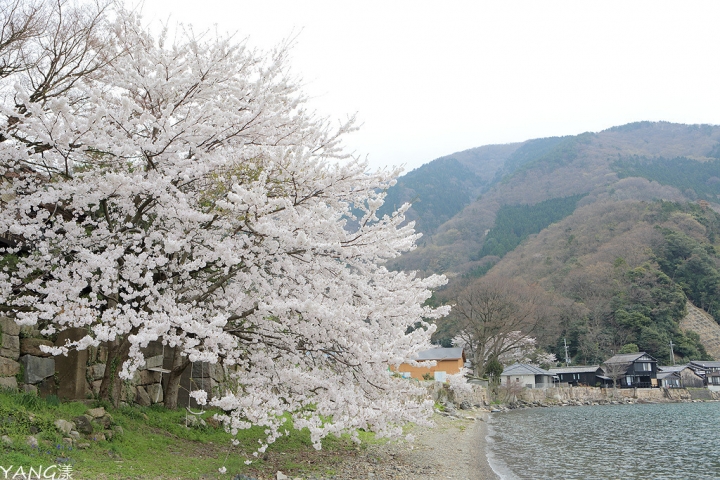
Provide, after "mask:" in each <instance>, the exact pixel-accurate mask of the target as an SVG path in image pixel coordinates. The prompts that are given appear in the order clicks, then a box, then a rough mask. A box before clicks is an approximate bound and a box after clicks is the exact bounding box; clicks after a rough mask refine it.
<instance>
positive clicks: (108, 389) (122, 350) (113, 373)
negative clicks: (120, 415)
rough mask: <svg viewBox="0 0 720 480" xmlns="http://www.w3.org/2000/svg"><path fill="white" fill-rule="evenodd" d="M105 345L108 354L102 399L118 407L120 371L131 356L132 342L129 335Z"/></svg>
mask: <svg viewBox="0 0 720 480" xmlns="http://www.w3.org/2000/svg"><path fill="white" fill-rule="evenodd" d="M105 346H106V348H107V352H108V356H107V362H106V363H105V372H104V373H103V379H102V383H101V384H100V399H101V400H107V401H109V402H111V403H112V404H113V406H115V408H117V407H118V406H119V404H120V390H121V389H122V379H121V378H120V375H119V373H120V369H121V368H122V366H123V364H124V363H125V361H127V359H128V357H129V354H130V342H129V341H128V340H127V337H126V338H124V339H122V340H120V339H117V338H116V339H115V340H113V341H111V342H106V343H105Z"/></svg>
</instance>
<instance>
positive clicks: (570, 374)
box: [548, 365, 603, 387]
mask: <svg viewBox="0 0 720 480" xmlns="http://www.w3.org/2000/svg"><path fill="white" fill-rule="evenodd" d="M548 371H549V372H550V373H552V374H553V375H555V376H556V377H557V382H558V383H567V384H568V385H572V386H573V387H577V386H580V385H584V386H588V387H594V386H596V385H597V384H598V383H600V384H602V383H603V381H602V379H601V378H600V377H601V376H602V374H603V371H602V368H600V365H578V366H575V367H559V368H550V369H548Z"/></svg>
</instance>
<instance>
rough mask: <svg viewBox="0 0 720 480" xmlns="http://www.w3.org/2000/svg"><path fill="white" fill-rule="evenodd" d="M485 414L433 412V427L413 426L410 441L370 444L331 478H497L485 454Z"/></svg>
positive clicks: (476, 479) (383, 479)
mask: <svg viewBox="0 0 720 480" xmlns="http://www.w3.org/2000/svg"><path fill="white" fill-rule="evenodd" d="M487 415H488V413H487V412H485V411H480V410H475V411H462V412H460V413H459V416H460V418H458V417H454V416H443V415H440V414H435V416H434V418H433V421H434V422H435V427H434V428H422V427H416V428H415V429H414V430H413V432H412V433H413V435H415V441H414V442H413V443H411V444H409V443H402V444H390V445H371V446H370V447H368V449H367V450H365V451H363V453H362V454H360V455H357V456H355V457H353V458H348V459H347V461H344V462H343V463H342V464H341V466H340V467H339V469H338V471H337V473H336V475H335V476H333V477H330V478H332V479H335V480H359V479H373V480H385V479H398V480H403V479H413V480H430V479H457V480H461V479H462V480H486V479H487V480H491V479H492V480H496V479H498V478H499V477H498V476H497V475H495V473H494V472H493V471H492V469H491V468H490V465H489V464H488V461H487V456H486V453H485V436H486V435H487V423H486V421H487Z"/></svg>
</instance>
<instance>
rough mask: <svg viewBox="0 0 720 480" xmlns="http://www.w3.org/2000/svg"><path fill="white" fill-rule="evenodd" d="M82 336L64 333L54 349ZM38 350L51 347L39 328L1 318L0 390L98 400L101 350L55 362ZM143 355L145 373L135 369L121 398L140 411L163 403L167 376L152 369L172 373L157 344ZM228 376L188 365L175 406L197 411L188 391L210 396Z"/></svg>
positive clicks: (102, 367) (214, 368)
mask: <svg viewBox="0 0 720 480" xmlns="http://www.w3.org/2000/svg"><path fill="white" fill-rule="evenodd" d="M83 335H84V330H83V329H68V330H65V331H63V332H60V333H59V334H58V338H57V340H56V341H55V345H64V344H65V342H66V340H71V341H72V340H77V339H79V338H81V337H82V336H83ZM42 345H47V346H53V342H51V341H50V340H47V339H44V338H42V337H41V335H40V332H39V331H38V330H37V329H33V328H30V327H22V328H21V327H20V326H18V325H17V324H16V323H15V321H14V320H13V319H12V318H9V317H6V316H0V388H10V389H20V390H23V391H26V392H36V393H38V394H39V395H40V396H42V397H47V396H48V395H57V396H58V397H59V398H62V399H67V400H84V399H89V398H94V397H97V396H98V395H99V393H100V385H101V383H102V378H103V375H104V373H105V366H106V362H107V351H106V349H105V348H103V347H99V348H89V349H87V350H83V351H71V352H69V353H68V355H67V356H63V355H58V356H56V357H53V356H51V355H49V354H47V353H44V352H43V351H42V350H41V349H40V347H41V346H42ZM143 353H144V354H145V357H146V359H147V361H146V366H147V368H145V369H141V370H138V371H137V372H136V373H135V375H134V377H133V379H132V380H131V381H129V382H125V384H124V386H123V389H122V391H121V396H120V399H121V401H123V402H126V403H137V404H139V405H143V406H149V405H151V404H154V403H163V401H164V399H163V389H164V385H165V382H166V381H167V377H168V374H167V373H162V372H160V371H153V370H152V369H151V368H153V367H160V368H165V369H170V367H171V364H172V358H171V357H170V355H171V354H170V352H169V349H168V350H165V349H163V348H162V344H160V343H158V342H151V344H150V345H149V346H148V347H147V348H146V349H145V351H144V352H143ZM226 373H227V372H225V371H223V369H222V367H219V366H217V365H209V364H207V363H202V364H200V363H198V364H191V365H190V366H189V367H188V368H187V370H185V373H184V374H183V375H182V377H181V381H180V394H179V396H178V406H181V407H185V406H190V407H191V408H198V406H197V405H196V404H195V401H194V400H193V399H191V398H190V396H189V394H190V392H191V391H194V390H198V389H203V390H205V391H206V392H208V397H211V396H212V394H213V393H214V392H215V391H216V390H217V389H218V386H219V385H220V384H221V383H222V382H223V381H224V379H225V378H226Z"/></svg>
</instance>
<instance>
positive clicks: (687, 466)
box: [487, 402, 720, 480]
mask: <svg viewBox="0 0 720 480" xmlns="http://www.w3.org/2000/svg"><path fill="white" fill-rule="evenodd" d="M487 440H488V446H487V448H488V457H489V459H490V463H491V465H492V467H493V469H494V470H495V471H496V473H498V475H500V476H501V477H502V478H503V479H504V480H513V479H531V480H540V479H568V480H574V479H578V480H584V479H588V478H592V479H623V480H624V479H643V480H645V479H658V480H661V479H668V480H669V479H673V480H674V479H678V478H692V479H718V478H720V441H719V440H720V403H714V402H713V403H673V404H652V405H642V404H640V405H637V404H636V405H602V406H593V407H564V408H535V409H527V410H515V411H511V412H508V413H502V414H493V415H491V418H490V422H489V428H488V439H487Z"/></svg>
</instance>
